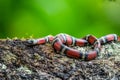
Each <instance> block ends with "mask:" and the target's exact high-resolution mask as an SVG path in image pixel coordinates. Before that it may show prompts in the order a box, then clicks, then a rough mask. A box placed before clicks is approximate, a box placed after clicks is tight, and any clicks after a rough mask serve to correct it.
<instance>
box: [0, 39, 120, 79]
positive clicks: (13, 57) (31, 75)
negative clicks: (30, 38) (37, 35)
mask: <svg viewBox="0 0 120 80" xmlns="http://www.w3.org/2000/svg"><path fill="white" fill-rule="evenodd" d="M73 48H76V49H79V50H81V51H85V50H89V47H82V48H81V47H80V48H79V47H73ZM0 80H120V43H114V42H112V43H109V44H106V45H103V46H102V51H101V53H100V56H99V57H98V58H96V59H95V60H92V61H82V60H80V59H73V58H69V57H67V56H65V55H63V54H56V53H55V52H54V49H53V48H52V46H51V44H44V45H34V46H29V45H28V43H27V42H26V40H21V39H6V40H0Z"/></svg>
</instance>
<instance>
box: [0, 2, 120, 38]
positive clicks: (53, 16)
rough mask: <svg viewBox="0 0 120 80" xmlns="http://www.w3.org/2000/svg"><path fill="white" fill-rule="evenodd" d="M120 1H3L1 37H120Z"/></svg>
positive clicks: (0, 20) (0, 12) (0, 19)
mask: <svg viewBox="0 0 120 80" xmlns="http://www.w3.org/2000/svg"><path fill="white" fill-rule="evenodd" d="M119 27H120V0H0V38H6V37H10V38H13V37H18V38H22V37H25V38H28V37H30V36H33V37H34V38H38V37H43V36H46V35H49V34H51V35H56V34H58V33H67V34H70V35H73V36H75V37H83V36H85V35H87V34H93V35H96V36H97V37H100V36H103V35H106V34H109V33H116V34H119V35H120V31H119Z"/></svg>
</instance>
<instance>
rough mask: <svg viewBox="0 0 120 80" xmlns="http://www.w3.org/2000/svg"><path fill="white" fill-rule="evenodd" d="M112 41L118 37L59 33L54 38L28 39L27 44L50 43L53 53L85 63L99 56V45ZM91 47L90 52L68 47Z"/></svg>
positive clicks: (117, 39)
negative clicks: (77, 36) (78, 36)
mask: <svg viewBox="0 0 120 80" xmlns="http://www.w3.org/2000/svg"><path fill="white" fill-rule="evenodd" d="M112 41H120V37H119V36H118V35H117V34H108V35H106V36H102V37H100V38H96V37H95V36H94V35H91V34H88V35H86V36H85V37H83V38H76V37H73V36H70V35H68V34H65V33H60V34H58V35H56V36H52V35H48V36H46V37H43V38H38V39H30V40H28V43H29V44H31V45H41V44H45V43H51V44H52V47H53V48H54V50H55V52H58V53H64V54H65V55H66V56H68V57H71V58H76V59H82V60H85V61H90V60H94V59H95V58H96V57H98V56H99V54H100V51H101V45H104V44H106V43H109V42H112ZM70 45H71V46H80V47H84V46H88V45H91V46H93V49H92V50H91V51H87V52H84V53H83V52H81V51H79V50H76V49H73V48H71V47H69V46H70Z"/></svg>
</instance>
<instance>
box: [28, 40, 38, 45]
mask: <svg viewBox="0 0 120 80" xmlns="http://www.w3.org/2000/svg"><path fill="white" fill-rule="evenodd" d="M27 43H28V44H29V45H35V44H36V43H37V40H35V39H30V40H27Z"/></svg>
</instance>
